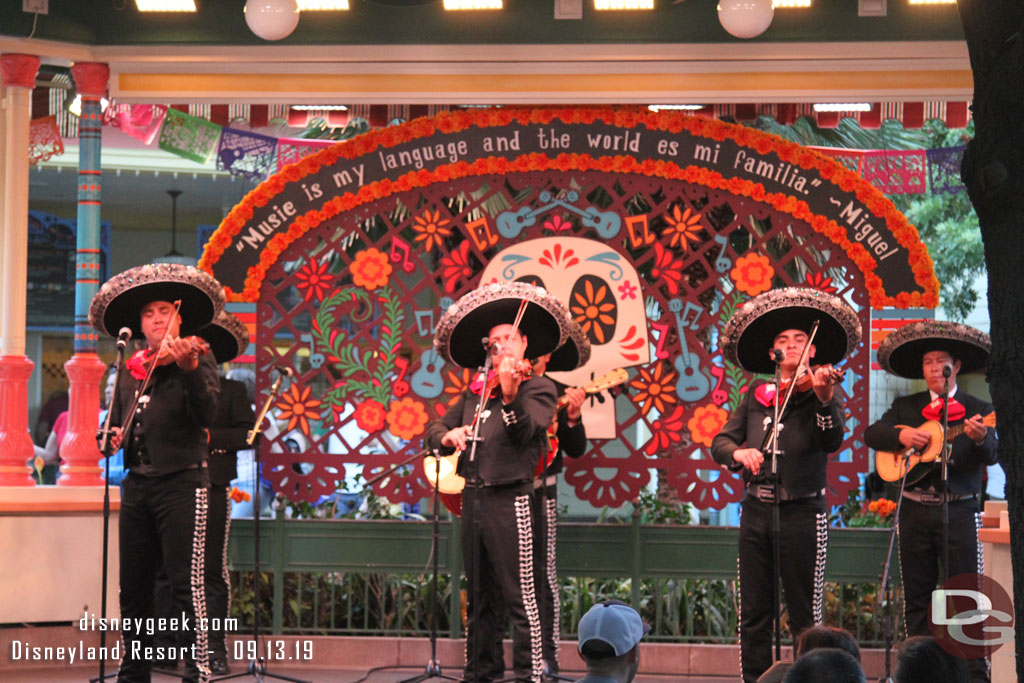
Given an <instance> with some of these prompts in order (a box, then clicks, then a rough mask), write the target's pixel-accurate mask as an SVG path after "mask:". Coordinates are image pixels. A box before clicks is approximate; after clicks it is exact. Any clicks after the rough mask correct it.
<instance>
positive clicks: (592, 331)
mask: <svg viewBox="0 0 1024 683" xmlns="http://www.w3.org/2000/svg"><path fill="white" fill-rule="evenodd" d="M494 281H497V282H509V281H523V282H531V283H534V284H538V285H542V286H543V287H544V288H545V289H547V290H548V291H549V292H551V293H552V294H554V295H555V296H557V297H558V298H559V299H560V300H561V301H562V302H563V303H564V304H566V305H567V306H568V307H569V312H570V313H571V314H572V317H573V318H574V319H575V320H576V321H577V322H578V323H579V324H580V325H581V326H582V328H583V331H584V333H586V335H587V338H588V339H589V340H590V344H591V352H590V361H589V362H588V363H587V364H586V365H584V366H583V367H581V368H577V369H576V370H573V371H571V372H552V373H551V376H552V377H553V378H554V379H556V380H558V381H559V382H562V383H564V384H567V385H570V386H582V385H584V384H586V383H587V382H589V381H590V380H592V379H594V378H596V377H601V376H602V375H604V374H606V373H608V372H611V371H612V370H615V369H616V368H625V367H630V366H634V365H645V364H647V363H648V362H650V346H649V343H648V337H647V315H646V313H645V311H644V297H643V290H642V289H641V285H640V276H639V275H638V274H637V272H636V269H635V268H634V267H633V265H632V264H631V263H630V262H629V260H628V259H627V258H626V257H625V256H623V255H622V254H620V253H619V252H617V251H615V250H614V249H613V248H611V247H610V246H608V245H607V244H605V243H603V242H598V241H596V240H589V239H584V238H582V237H543V238H539V239H535V240H528V241H525V242H520V243H518V244H516V245H513V246H511V247H509V248H508V249H504V250H502V251H501V252H499V253H498V254H497V255H496V256H495V257H494V258H492V259H491V260H490V262H489V263H488V264H487V267H486V268H485V269H484V272H483V276H482V277H481V279H480V284H481V285H484V284H487V283H489V282H494ZM526 332H527V334H529V330H527V331H526ZM614 413H615V404H614V401H610V400H606V401H604V402H603V403H600V402H595V401H588V402H587V403H586V404H584V411H583V421H584V424H585V425H586V430H587V436H588V438H594V439H611V438H615V436H616V434H615V424H616V422H615V414H614Z"/></svg>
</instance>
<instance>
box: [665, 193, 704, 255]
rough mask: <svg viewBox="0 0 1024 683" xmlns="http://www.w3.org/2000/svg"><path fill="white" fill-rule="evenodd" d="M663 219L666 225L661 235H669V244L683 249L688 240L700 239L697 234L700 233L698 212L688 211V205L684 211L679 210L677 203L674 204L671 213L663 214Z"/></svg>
mask: <svg viewBox="0 0 1024 683" xmlns="http://www.w3.org/2000/svg"><path fill="white" fill-rule="evenodd" d="M665 220H666V221H667V222H668V227H667V228H665V229H664V230H662V231H661V236H662V237H668V236H671V238H670V239H669V245H670V246H673V247H675V246H679V247H683V248H684V249H685V248H686V246H687V245H688V244H689V243H690V242H696V241H698V240H699V239H700V236H699V234H698V233H700V214H699V213H694V212H692V211H690V209H689V207H687V209H686V211H680V210H679V205H678V204H676V205H675V206H673V207H672V215H671V216H665Z"/></svg>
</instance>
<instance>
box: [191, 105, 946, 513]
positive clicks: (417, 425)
mask: <svg viewBox="0 0 1024 683" xmlns="http://www.w3.org/2000/svg"><path fill="white" fill-rule="evenodd" d="M200 265H201V267H203V268H205V269H207V270H209V271H210V272H212V273H213V274H214V275H215V276H216V277H217V278H218V279H219V280H220V281H221V282H222V283H224V284H225V285H226V287H227V288H228V291H229V296H230V298H231V299H233V300H236V301H250V302H252V301H255V302H256V304H257V331H256V348H257V351H256V367H257V376H258V389H259V390H260V391H261V392H262V393H263V394H264V395H266V392H267V391H268V389H269V385H270V383H271V377H270V374H271V373H270V369H271V368H273V367H275V366H279V365H287V366H290V367H292V368H293V369H294V370H295V375H294V378H293V379H292V380H291V381H290V382H289V383H288V384H286V386H285V389H284V391H283V392H282V394H281V396H280V398H279V400H278V401H277V402H276V409H277V417H278V418H279V423H280V424H281V427H282V429H281V435H280V436H279V437H277V438H275V439H273V440H271V441H270V442H268V443H264V444H263V445H262V448H263V451H262V452H261V454H262V456H263V461H264V463H265V466H264V467H265V470H264V475H265V476H266V477H267V478H269V479H270V480H271V481H272V483H273V484H274V486H275V488H276V489H277V490H278V491H280V492H281V493H283V494H285V495H286V496H288V497H289V498H291V499H293V500H305V501H310V502H315V501H317V500H319V499H320V498H321V497H322V496H324V495H329V494H331V493H334V491H335V490H336V488H337V487H338V485H339V484H340V482H342V481H343V480H344V478H345V466H346V465H349V466H352V465H362V466H363V467H364V476H366V477H368V478H369V477H370V476H372V473H373V472H382V471H384V469H385V468H388V467H390V466H392V465H394V464H397V463H399V462H401V461H403V460H406V459H408V458H409V457H410V456H412V455H414V454H415V453H416V452H417V451H418V450H419V447H420V439H421V437H422V434H423V431H424V429H425V426H426V423H427V421H428V420H430V419H433V418H434V417H435V416H437V415H438V414H440V413H442V412H443V411H444V409H445V407H446V406H447V405H448V404H449V403H450V402H452V401H454V400H455V397H456V396H457V395H458V392H459V391H461V389H462V388H463V387H465V386H466V385H467V383H468V382H469V381H470V374H471V373H470V372H469V371H468V370H462V369H459V368H455V367H452V366H450V365H445V364H444V362H443V360H442V359H441V358H440V357H439V356H438V355H437V354H436V353H435V352H434V351H433V349H432V338H433V328H434V324H435V322H436V320H437V319H438V317H439V316H440V314H441V312H442V311H443V310H444V309H445V308H446V307H447V306H448V305H450V303H451V302H452V301H454V300H455V299H457V298H458V297H459V296H461V295H462V294H464V293H466V292H468V291H469V290H471V289H473V288H475V287H477V286H479V285H481V284H485V283H487V282H491V281H495V280H497V281H506V280H530V281H535V282H536V281H539V282H543V284H544V285H545V286H546V287H548V288H549V289H550V290H551V291H553V292H555V293H556V294H558V295H559V296H561V297H562V298H563V299H564V301H565V303H566V304H567V305H569V307H570V310H571V311H572V313H573V315H574V317H576V319H577V320H579V321H580V323H581V324H582V325H583V326H584V329H585V330H586V333H587V335H588V336H589V337H590V340H591V342H592V344H593V345H594V347H595V352H594V357H593V359H592V360H591V362H590V364H588V366H587V367H586V368H583V369H581V370H577V371H575V372H574V373H569V374H567V375H564V376H561V377H559V379H562V380H563V381H566V382H568V383H573V384H582V383H585V382H586V381H588V380H589V379H591V378H593V377H597V376H600V375H602V374H604V373H605V372H607V371H609V370H612V369H615V368H620V367H625V368H627V369H628V372H629V375H630V379H629V380H628V382H627V383H626V384H624V385H623V386H622V387H619V388H617V389H612V390H610V391H605V392H602V393H601V394H597V395H596V396H595V397H594V398H593V399H591V400H590V401H589V402H588V405H587V407H586V410H585V415H584V421H585V424H586V426H587V432H588V438H589V450H588V452H587V453H586V455H584V457H583V458H581V459H579V460H575V461H569V462H568V463H567V471H566V475H565V479H566V482H567V483H568V484H569V485H570V486H571V487H572V488H573V490H574V491H575V493H576V495H577V496H578V497H579V498H580V499H582V500H586V501H588V502H590V503H591V504H593V505H596V506H599V507H600V506H606V505H607V506H618V505H621V504H623V503H626V502H629V501H631V500H633V499H634V498H635V497H636V496H637V495H638V493H639V492H640V490H641V488H642V487H643V486H644V485H645V484H647V483H648V482H649V480H650V476H651V470H652V469H653V470H658V471H659V476H661V477H663V478H664V481H667V482H668V483H669V485H671V486H673V487H674V488H675V489H676V490H677V492H678V494H679V497H680V498H681V499H682V500H684V501H688V502H691V503H693V504H694V505H695V506H697V507H698V508H709V507H714V508H721V507H723V506H724V505H725V504H726V503H729V502H734V501H737V500H739V498H740V497H741V494H742V482H741V480H740V479H739V478H738V477H736V476H735V475H733V474H730V473H727V472H725V471H724V470H722V469H721V468H719V467H718V466H717V465H716V464H715V463H714V462H713V461H712V460H711V457H710V453H709V446H710V443H711V438H712V437H713V436H714V434H715V433H716V432H717V430H718V429H719V428H720V427H721V425H722V424H723V423H724V422H725V420H726V419H727V417H728V415H729V413H730V412H731V410H733V409H734V407H735V406H736V405H737V403H738V401H740V400H741V398H742V396H743V393H744V391H745V390H746V387H747V385H748V383H749V381H750V379H751V377H750V376H749V375H748V374H747V373H744V372H743V371H741V370H740V369H739V368H737V367H734V366H732V365H731V364H729V363H728V362H727V361H725V360H724V359H723V358H722V354H721V351H720V348H719V346H718V334H719V331H720V330H721V328H722V326H723V325H724V324H725V322H726V321H727V320H728V319H729V317H730V316H731V314H732V312H733V311H734V310H735V308H736V307H737V306H738V305H740V304H741V303H742V302H743V301H745V300H746V299H747V298H749V297H751V296H756V295H757V294H759V293H761V292H763V291H766V290H767V289H769V288H771V287H778V286H785V285H806V286H812V287H818V288H821V289H825V290H828V291H831V292H836V293H838V294H839V295H840V296H842V297H844V298H845V299H846V300H848V301H849V302H850V303H851V304H852V305H853V306H854V308H855V309H856V310H857V311H858V312H859V315H860V317H861V323H862V325H863V326H864V329H865V330H868V329H870V324H869V323H870V320H869V317H870V309H871V308H872V307H875V308H879V307H883V306H895V307H902V308H906V307H909V306H915V307H919V306H923V307H934V306H936V305H937V303H938V282H937V280H936V279H935V276H934V272H933V269H932V263H931V259H930V257H929V256H928V253H927V250H926V249H925V247H924V245H923V244H922V243H921V242H920V239H919V238H918V235H917V231H916V230H915V229H914V228H913V226H911V225H909V224H908V223H907V222H906V220H905V218H904V217H903V216H902V215H901V214H900V213H899V212H898V211H896V210H895V208H894V207H893V206H892V204H891V203H890V202H889V201H888V200H887V199H886V198H885V197H884V195H881V194H880V193H879V192H878V191H877V190H875V189H874V188H873V187H871V186H870V185H869V184H868V183H866V182H864V181H863V180H862V179H861V178H859V177H858V176H856V175H855V174H853V173H851V172H849V171H848V170H846V169H845V168H843V167H842V166H840V165H838V164H836V163H835V162H833V161H832V160H830V159H828V158H826V157H823V156H820V155H818V154H816V153H814V152H812V151H810V150H807V149H805V148H802V147H799V146H797V145H793V144H791V143H788V142H785V141H783V140H781V139H779V138H776V137H774V136H770V135H766V134H763V133H760V132H758V131H755V130H752V129H747V128H743V127H742V126H736V125H731V124H726V123H722V122H720V121H712V120H706V119H696V118H690V117H686V116H680V115H677V114H673V113H664V112H663V113H650V112H646V111H640V110H633V109H626V110H613V109H526V110H506V109H498V110H477V111H471V112H447V113H444V114H440V115H438V116H436V117H433V118H430V119H418V120H415V121H412V122H409V123H407V124H402V125H400V126H396V127H392V128H387V129H382V130H378V131H373V132H371V133H368V134H366V135H363V136H360V137H358V138H356V139H353V140H351V141H348V142H343V143H339V144H337V145H335V146H333V147H330V148H328V149H325V150H322V151H320V152H317V153H315V154H312V155H311V156H309V157H306V158H305V159H303V160H302V161H300V162H298V163H296V164H293V165H291V166H288V167H286V168H284V169H283V170H282V171H281V172H280V173H279V174H277V175H276V176H273V177H271V178H270V179H268V180H267V181H266V182H264V183H263V184H262V185H260V186H259V187H258V188H257V189H255V190H254V191H253V192H252V193H250V194H249V195H248V196H247V197H246V198H245V199H244V200H243V201H242V202H241V203H240V204H239V205H238V206H237V207H235V209H234V210H233V211H232V212H231V213H230V214H229V215H228V217H227V218H226V219H225V220H224V222H223V223H222V224H221V226H220V227H219V228H218V230H217V231H216V232H215V233H214V234H213V236H212V237H211V239H210V242H209V244H208V245H207V248H206V250H205V252H204V254H203V258H202V260H201V262H200ZM869 353H870V347H869V344H868V343H865V344H863V345H862V346H861V347H860V348H859V350H858V351H857V353H856V354H855V355H854V357H853V358H851V359H850V361H848V363H847V367H848V369H849V372H848V373H847V379H846V381H845V383H844V385H843V390H844V392H845V394H846V401H847V410H848V413H849V420H848V424H849V425H850V426H851V430H850V434H851V436H850V437H849V438H848V439H847V440H846V442H845V443H844V445H843V449H842V450H841V452H840V453H839V454H838V455H837V456H836V457H835V458H834V460H833V462H832V463H830V466H829V497H830V500H831V501H832V502H841V501H843V500H845V498H846V495H847V492H848V491H849V490H850V489H851V488H853V487H855V486H856V485H857V483H858V481H857V477H856V474H857V473H858V472H863V471H866V470H867V449H866V447H865V446H864V445H863V444H862V443H861V442H860V440H859V439H856V438H855V437H854V436H853V434H854V433H859V426H860V425H862V424H863V423H864V422H865V421H866V420H867V396H868V390H867V389H868V387H867V383H868V368H869ZM375 488H376V490H377V492H378V493H380V494H382V495H386V496H387V497H388V498H389V499H391V500H392V501H393V502H399V501H406V502H412V501H416V500H419V499H420V498H422V497H424V496H426V495H428V493H429V488H428V485H427V483H426V480H425V478H424V477H423V476H422V472H421V470H420V468H419V464H418V461H416V460H414V461H413V465H410V466H407V467H404V468H401V469H399V470H398V471H397V472H396V473H394V474H393V475H391V476H389V477H387V478H385V479H384V480H382V481H381V482H380V483H378V484H377V485H376V486H375Z"/></svg>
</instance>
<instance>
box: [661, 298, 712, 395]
mask: <svg viewBox="0 0 1024 683" xmlns="http://www.w3.org/2000/svg"><path fill="white" fill-rule="evenodd" d="M690 305H691V306H694V307H695V308H696V309H697V319H700V316H701V314H702V313H703V312H704V309H703V308H702V307H701V306H696V305H695V304H690ZM668 308H669V310H670V311H672V314H673V315H674V316H675V317H676V328H677V329H678V331H679V349H680V353H679V356H678V357H677V358H676V359H675V360H674V361H672V364H673V365H674V366H675V368H676V371H677V372H678V373H679V379H678V380H677V381H676V394H678V395H679V398H681V399H683V400H684V401H689V402H690V403H693V402H695V401H699V400H701V399H702V398H704V397H705V396H707V395H708V392H709V391H711V380H710V379H708V377H707V376H706V375H705V374H704V373H702V372H701V371H700V355H699V354H696V353H690V349H689V347H688V346H687V343H686V330H687V327H688V326H687V324H686V322H685V320H684V316H683V315H680V311H683V310H684V307H683V302H682V300H680V299H672V300H670V301H669V302H668ZM686 310H690V309H689V307H687V308H686ZM693 329H696V328H693Z"/></svg>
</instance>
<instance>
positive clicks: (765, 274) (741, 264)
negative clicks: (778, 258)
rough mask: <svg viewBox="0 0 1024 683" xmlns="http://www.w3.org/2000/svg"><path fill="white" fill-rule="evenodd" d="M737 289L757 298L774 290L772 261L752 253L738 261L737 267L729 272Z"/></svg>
mask: <svg viewBox="0 0 1024 683" xmlns="http://www.w3.org/2000/svg"><path fill="white" fill-rule="evenodd" d="M729 275H730V276H731V277H732V279H733V281H734V282H735V283H736V289H738V290H740V291H741V292H746V293H747V294H749V295H750V296H757V295H758V294H760V293H761V292H767V291H768V290H769V289H771V288H772V276H774V275H775V269H774V268H772V264H771V261H769V260H768V257H767V256H764V255H762V254H755V253H750V254H747V255H745V256H741V257H739V258H738V259H736V266H735V267H734V268H733V269H732V270H731V271H730V272H729Z"/></svg>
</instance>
